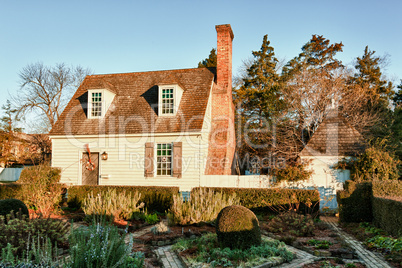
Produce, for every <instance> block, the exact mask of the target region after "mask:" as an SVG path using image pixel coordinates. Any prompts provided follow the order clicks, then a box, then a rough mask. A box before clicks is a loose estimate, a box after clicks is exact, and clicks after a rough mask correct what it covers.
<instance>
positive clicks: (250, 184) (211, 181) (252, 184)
mask: <svg viewBox="0 0 402 268" xmlns="http://www.w3.org/2000/svg"><path fill="white" fill-rule="evenodd" d="M200 186H201V187H236V188H270V187H272V176H267V175H247V176H244V175H243V176H238V175H203V176H201V178H200Z"/></svg>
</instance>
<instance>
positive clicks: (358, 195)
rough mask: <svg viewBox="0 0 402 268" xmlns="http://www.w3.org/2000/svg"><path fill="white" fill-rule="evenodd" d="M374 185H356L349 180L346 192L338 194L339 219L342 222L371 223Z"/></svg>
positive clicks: (345, 185) (368, 183)
mask: <svg viewBox="0 0 402 268" xmlns="http://www.w3.org/2000/svg"><path fill="white" fill-rule="evenodd" d="M371 198H372V185H371V183H370V182H364V183H356V182H355V181H351V180H347V181H346V182H345V183H344V190H342V191H338V192H337V201H338V208H339V219H340V221H341V222H362V221H368V222H371V221H372V219H373V212H372V208H371Z"/></svg>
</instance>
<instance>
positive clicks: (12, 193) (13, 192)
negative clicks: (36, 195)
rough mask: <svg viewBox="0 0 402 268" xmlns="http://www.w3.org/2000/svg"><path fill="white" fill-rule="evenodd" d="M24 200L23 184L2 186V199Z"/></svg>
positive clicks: (0, 193) (0, 185) (0, 195)
mask: <svg viewBox="0 0 402 268" xmlns="http://www.w3.org/2000/svg"><path fill="white" fill-rule="evenodd" d="M10 198H15V199H22V184H18V183H7V184H0V199H10Z"/></svg>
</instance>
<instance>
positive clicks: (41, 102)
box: [12, 62, 91, 130]
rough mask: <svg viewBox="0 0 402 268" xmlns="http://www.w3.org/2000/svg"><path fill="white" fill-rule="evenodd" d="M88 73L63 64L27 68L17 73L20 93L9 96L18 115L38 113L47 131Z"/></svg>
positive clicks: (41, 64) (37, 65) (80, 68)
mask: <svg viewBox="0 0 402 268" xmlns="http://www.w3.org/2000/svg"><path fill="white" fill-rule="evenodd" d="M88 74H91V70H89V69H84V68H82V67H80V66H76V67H68V66H67V65H66V64H64V63H59V64H56V65H55V66H45V65H43V63H40V62H39V63H34V64H29V65H27V66H26V67H24V68H23V69H22V71H21V72H20V73H19V77H20V86H21V89H20V91H19V92H18V93H17V94H15V95H14V96H12V99H13V102H14V105H15V107H16V108H17V109H18V114H19V115H20V116H24V115H26V114H27V113H29V112H37V113H38V115H39V116H40V118H42V119H43V123H44V124H46V126H47V130H49V128H51V127H52V126H53V125H54V124H55V123H56V121H57V119H58V118H59V116H60V114H61V112H62V111H63V109H64V108H65V105H66V104H67V102H68V100H69V99H70V98H71V96H72V93H73V92H74V90H75V89H76V88H77V87H78V86H79V85H80V84H81V82H82V81H83V79H84V78H85V76H86V75H88Z"/></svg>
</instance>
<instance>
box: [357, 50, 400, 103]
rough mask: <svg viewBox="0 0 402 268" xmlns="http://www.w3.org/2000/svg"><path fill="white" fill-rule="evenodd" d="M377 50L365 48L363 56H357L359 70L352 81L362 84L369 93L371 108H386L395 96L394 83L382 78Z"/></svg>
mask: <svg viewBox="0 0 402 268" xmlns="http://www.w3.org/2000/svg"><path fill="white" fill-rule="evenodd" d="M374 54H375V51H371V50H369V48H368V46H366V48H365V49H364V54H363V56H362V57H357V63H356V65H355V68H356V70H357V72H356V74H355V75H354V77H353V78H352V79H351V82H352V83H355V84H357V85H359V86H361V87H362V88H363V89H364V90H365V91H366V92H367V94H368V95H369V97H370V99H371V100H370V102H369V103H368V105H369V107H368V108H369V109H373V108H374V109H381V108H382V109H386V108H387V107H388V105H389V101H390V99H391V97H392V96H393V94H394V92H393V85H392V83H391V82H389V81H386V80H383V79H382V73H381V68H380V61H381V58H380V57H378V56H375V55H374Z"/></svg>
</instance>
